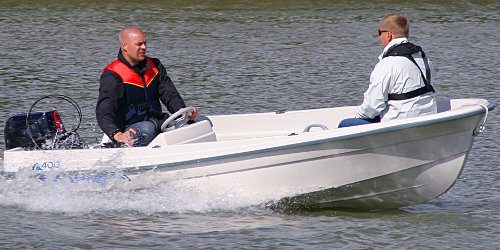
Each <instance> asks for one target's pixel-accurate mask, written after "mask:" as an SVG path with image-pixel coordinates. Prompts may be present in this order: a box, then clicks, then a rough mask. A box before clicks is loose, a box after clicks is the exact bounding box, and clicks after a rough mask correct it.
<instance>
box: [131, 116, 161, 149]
mask: <svg viewBox="0 0 500 250" xmlns="http://www.w3.org/2000/svg"><path fill="white" fill-rule="evenodd" d="M130 129H133V130H135V135H134V137H135V139H136V141H135V142H134V146H147V145H148V144H149V143H150V142H151V141H153V139H154V138H155V137H156V136H157V135H158V129H157V128H156V125H155V124H154V123H153V122H151V121H144V122H138V123H135V124H132V125H130V127H128V128H127V130H130Z"/></svg>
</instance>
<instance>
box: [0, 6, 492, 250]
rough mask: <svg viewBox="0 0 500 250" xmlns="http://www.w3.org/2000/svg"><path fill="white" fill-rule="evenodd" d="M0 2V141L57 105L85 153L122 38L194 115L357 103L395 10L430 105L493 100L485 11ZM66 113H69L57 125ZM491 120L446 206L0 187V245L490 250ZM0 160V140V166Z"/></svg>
mask: <svg viewBox="0 0 500 250" xmlns="http://www.w3.org/2000/svg"><path fill="white" fill-rule="evenodd" d="M0 3H1V4H0V44H1V46H0V114H1V115H0V124H1V125H0V127H1V128H2V130H1V131H0V135H1V137H3V127H4V124H5V122H6V120H7V118H8V117H9V116H11V115H13V114H15V113H23V112H27V111H28V109H29V108H30V106H31V105H32V104H33V103H34V102H35V101H36V100H37V99H38V98H39V97H41V96H44V95H48V94H63V95H68V96H70V97H72V98H73V99H75V101H77V102H78V104H79V105H80V107H81V108H82V111H83V123H82V125H81V128H80V129H79V132H80V135H81V136H82V137H83V138H85V140H86V141H87V142H95V141H96V138H99V137H100V130H99V128H98V127H97V126H96V120H95V117H94V115H95V112H94V108H95V103H96V99H97V92H98V78H99V75H100V72H101V70H102V68H103V67H104V66H105V65H107V64H108V63H109V62H111V61H112V60H114V58H115V56H116V53H117V49H118V45H119V44H118V41H117V40H118V33H119V31H120V30H121V29H122V28H123V27H125V26H128V25H137V26H139V27H141V28H142V29H143V30H144V31H146V33H147V36H148V54H149V55H150V56H153V57H158V58H160V59H161V60H162V62H163V63H164V64H165V66H166V67H167V70H168V71H169V73H170V75H171V77H172V78H173V80H174V82H175V83H176V86H177V88H178V90H179V91H180V92H181V94H182V95H183V97H184V99H185V100H186V102H187V103H188V104H189V105H195V106H197V107H199V112H200V113H202V114H229V113H250V112H264V111H279V110H296V109H309V108H322V107H332V106H345V105H359V104H360V103H361V100H362V94H363V92H364V90H365V89H366V87H367V84H368V79H369V74H370V72H371V70H372V68H373V66H374V65H375V63H376V62H377V56H378V55H379V53H380V52H381V50H382V48H381V46H380V44H379V38H378V36H377V35H376V33H377V29H378V21H379V20H380V18H381V17H382V16H384V15H385V14H387V13H390V12H394V11H397V12H400V13H403V14H405V15H406V16H408V17H409V19H410V20H411V32H410V34H411V40H412V41H413V42H414V43H416V44H418V45H421V46H422V47H423V48H424V49H425V51H426V52H427V54H428V56H429V57H430V58H431V60H432V61H433V64H434V67H435V69H436V72H435V74H434V78H433V83H434V85H435V88H436V90H437V93H438V94H439V98H443V99H444V98H463V97H479V98H485V99H488V100H489V101H490V102H493V103H496V104H497V105H498V104H499V103H500V102H499V96H500V84H499V82H498V75H499V73H500V72H499V69H500V64H499V62H498V57H499V55H500V46H499V45H500V43H499V41H500V38H499V37H500V3H499V2H498V1H494V0H491V1H488V0H483V1H460V0H456V1H377V3H373V1H364V0H352V1H347V0H338V1H333V0H332V1H326V0H324V1H323V0H317V1H305V0H304V1H300V0H298V1H285V0H276V1H266V2H264V1H221V0H209V1H193V0H184V1H181V0H178V1H144V2H142V1H63V0H58V1H54V0H48V1H24V0H18V1H11V0H0ZM55 104H56V103H55V102H48V101H47V102H42V103H40V105H46V106H51V105H52V106H53V105H55ZM74 114H75V112H74V111H71V106H70V107H68V110H67V111H65V113H64V115H65V116H63V121H64V122H65V123H68V124H71V122H72V121H73V120H74V119H76V118H75V117H76V116H75V115H74ZM72 117H73V118H72ZM499 121H500V119H499V112H498V110H495V111H493V112H492V113H490V114H489V116H488V122H487V124H486V131H485V133H484V134H482V135H480V136H478V137H476V141H475V143H474V146H473V149H472V151H471V153H470V155H469V159H468V162H467V164H466V167H465V170H464V172H463V173H462V175H461V177H460V178H459V180H458V181H457V183H456V185H455V186H454V187H453V188H452V189H451V190H450V191H449V192H448V193H446V194H444V195H442V196H441V197H439V198H437V199H435V200H433V201H431V202H429V203H427V204H422V205H416V206H410V207H406V208H403V209H399V210H391V211H383V212H358V211H338V210H326V211H293V212H279V211H273V210H269V209H267V208H266V207H265V206H263V205H260V204H257V202H256V201H252V200H239V199H238V197H233V196H231V195H229V194H204V193H200V192H194V191H192V190H174V189H172V188H169V186H168V185H160V186H151V187H150V188H148V189H145V190H142V191H132V190H110V191H102V192H93V191H90V190H73V189H68V188H64V187H61V186H57V185H54V186H52V185H47V186H44V187H40V185H38V186H35V187H34V186H33V185H29V184H30V183H29V181H27V180H20V181H16V182H14V183H7V182H6V181H5V180H3V179H0V224H1V227H0V248H2V249H4V248H10V249H20V248H41V249H95V248H103V249H120V248H127V249H128V248H141V249H143V248H149V249H177V248H216V249H218V248H224V249H234V248H248V249H259V248H264V249H281V248H284V249H331V248H348V249H378V248H388V249H395V248H397V249H415V248H436V249H443V248H449V249H455V248H474V249H495V248H497V249H498V248H500V245H499V243H498V242H500V239H499V238H500V229H499V225H500V215H499V214H500V213H499V211H500V170H499V168H500V160H499V158H498V157H499V155H500V153H499V152H500V151H499V142H500V140H499V139H498V138H499V137H500V132H499V131H500V122H499ZM4 148H5V145H4V143H3V139H2V142H0V151H2V152H0V153H2V154H1V155H2V157H3V150H4Z"/></svg>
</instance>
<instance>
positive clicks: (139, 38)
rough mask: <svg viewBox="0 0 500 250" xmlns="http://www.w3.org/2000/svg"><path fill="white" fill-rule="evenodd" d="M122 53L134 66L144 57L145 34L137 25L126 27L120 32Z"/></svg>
mask: <svg viewBox="0 0 500 250" xmlns="http://www.w3.org/2000/svg"><path fill="white" fill-rule="evenodd" d="M120 46H121V49H122V55H123V57H125V59H126V60H127V61H128V62H129V63H130V65H132V66H134V65H136V64H138V63H140V62H141V61H143V60H144V59H145V58H146V48H147V47H146V35H145V34H144V32H142V30H140V29H139V28H137V27H133V26H130V27H127V28H124V29H123V30H122V31H121V32H120Z"/></svg>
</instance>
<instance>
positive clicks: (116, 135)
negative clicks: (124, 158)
mask: <svg viewBox="0 0 500 250" xmlns="http://www.w3.org/2000/svg"><path fill="white" fill-rule="evenodd" d="M120 43H121V47H120V51H119V52H118V59H117V60H115V61H113V62H112V63H110V64H109V65H108V66H106V67H105V68H104V70H103V72H102V74H101V78H100V80H99V97H98V100H97V106H96V117H97V123H98V124H99V126H100V127H101V129H102V130H103V131H104V133H106V135H107V136H108V137H109V138H110V139H112V140H114V141H116V142H121V143H125V144H127V145H129V146H132V145H133V146H146V145H147V144H149V143H150V142H151V141H152V140H153V139H154V138H155V137H156V135H158V133H159V132H160V126H161V124H160V122H161V120H162V119H163V118H164V114H163V113H162V106H161V103H163V104H164V105H165V106H166V107H167V109H168V111H169V112H170V113H174V112H176V111H178V110H179V109H181V108H184V107H186V105H185V103H184V100H183V99H182V97H181V95H180V94H179V92H178V91H177V89H176V88H175V85H174V83H173V82H172V80H171V79H170V77H169V76H168V74H167V70H166V69H165V67H164V66H163V65H162V64H161V62H160V60H158V59H156V58H150V57H148V56H146V49H147V46H146V36H145V34H144V32H142V31H141V30H140V29H138V28H136V27H127V28H125V29H123V30H122V31H121V33H120ZM160 101H161V103H160ZM193 108H194V107H193ZM195 117H196V108H194V109H193V111H192V112H191V113H190V114H189V119H190V120H193V119H194V118H195Z"/></svg>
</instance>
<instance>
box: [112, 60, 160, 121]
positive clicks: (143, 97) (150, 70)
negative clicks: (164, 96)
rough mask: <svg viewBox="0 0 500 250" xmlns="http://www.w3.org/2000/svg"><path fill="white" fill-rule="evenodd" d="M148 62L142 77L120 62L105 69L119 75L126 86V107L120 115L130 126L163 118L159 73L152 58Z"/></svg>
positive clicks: (116, 61)
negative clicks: (159, 92) (155, 118)
mask: <svg viewBox="0 0 500 250" xmlns="http://www.w3.org/2000/svg"><path fill="white" fill-rule="evenodd" d="M146 60H147V66H148V67H147V68H146V69H145V70H144V71H143V73H141V75H139V74H138V73H137V72H135V71H134V70H133V69H132V68H130V67H129V66H128V65H126V64H125V63H123V62H122V61H120V60H115V61H113V62H112V63H111V64H109V65H108V66H106V67H105V68H104V70H110V71H112V72H114V73H115V74H117V75H118V76H119V77H120V78H121V80H122V83H123V84H124V88H125V97H126V106H124V107H121V108H120V111H119V113H120V114H121V115H120V116H123V118H124V121H125V123H126V124H128V125H130V124H133V123H136V122H140V121H144V120H147V119H149V118H151V117H161V113H162V108H161V104H160V101H159V94H158V85H159V79H158V77H157V76H158V73H159V71H158V68H157V67H156V66H155V64H154V63H153V61H152V60H151V58H149V57H146ZM123 118H122V119H123Z"/></svg>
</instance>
